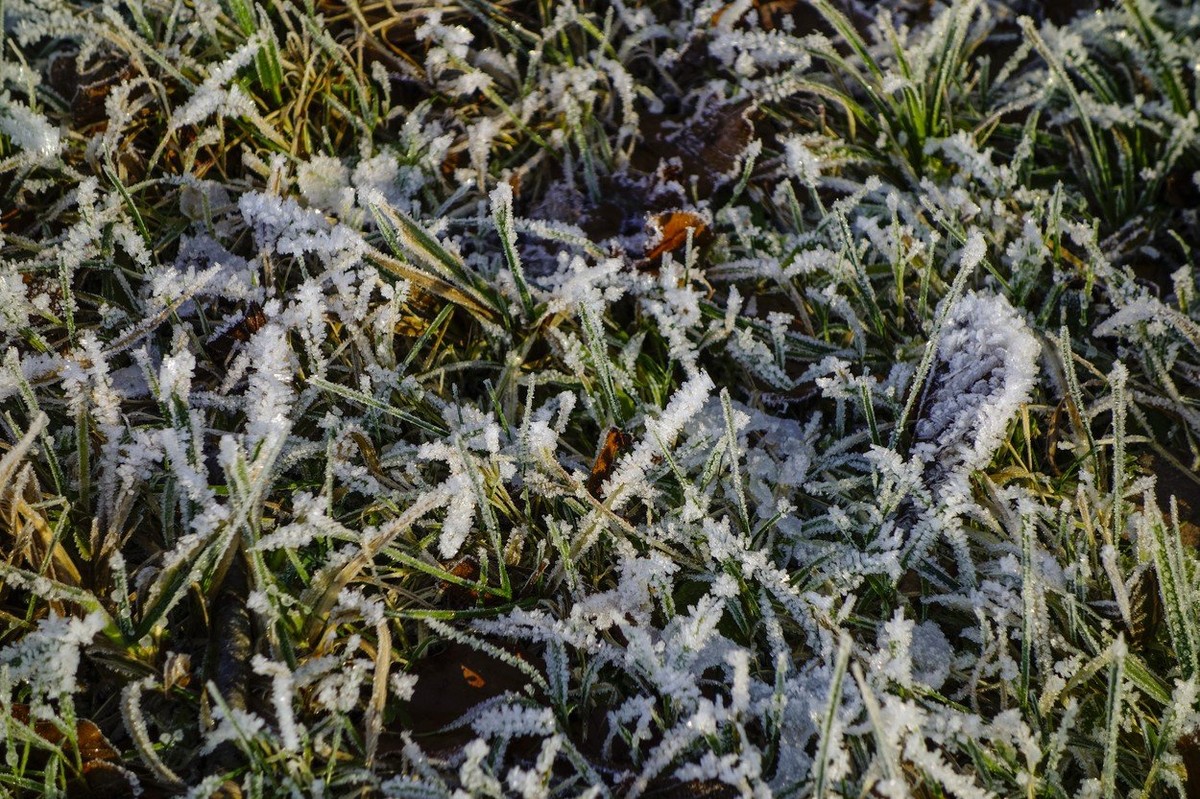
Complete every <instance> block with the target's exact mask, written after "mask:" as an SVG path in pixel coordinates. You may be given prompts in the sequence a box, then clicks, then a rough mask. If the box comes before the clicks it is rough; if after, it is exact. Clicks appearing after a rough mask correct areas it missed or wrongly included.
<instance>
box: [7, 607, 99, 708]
mask: <svg viewBox="0 0 1200 799" xmlns="http://www.w3.org/2000/svg"><path fill="white" fill-rule="evenodd" d="M103 629H104V615H103V614H101V613H92V614H90V615H89V616H87V617H85V618H82V619H73V618H64V617H62V616H58V615H55V614H53V613H52V614H51V615H50V616H49V617H48V618H45V619H42V621H41V622H40V623H39V624H38V626H37V629H36V630H34V631H33V632H31V633H28V634H27V635H25V636H24V637H23V638H21V639H20V640H19V641H16V642H14V643H12V644H9V645H8V646H6V647H4V649H0V671H2V672H7V674H5V676H4V678H3V682H5V683H8V684H9V685H11V684H13V683H16V682H28V683H29V688H30V706H31V707H32V709H33V712H34V714H35V715H44V709H45V708H46V704H45V703H46V702H48V701H49V700H53V699H62V698H63V697H66V696H69V695H71V694H73V693H74V692H75V690H76V684H75V672H76V671H77V670H78V669H79V650H80V648H81V647H84V646H87V645H88V644H90V643H91V642H92V639H93V638H95V637H96V633H98V632H100V631H101V630H103ZM45 712H48V711H45ZM47 717H48V716H47Z"/></svg>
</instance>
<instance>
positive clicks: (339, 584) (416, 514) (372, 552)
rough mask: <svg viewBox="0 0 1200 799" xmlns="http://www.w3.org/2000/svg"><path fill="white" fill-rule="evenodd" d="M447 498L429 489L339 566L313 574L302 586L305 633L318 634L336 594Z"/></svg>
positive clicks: (311, 636)
mask: <svg viewBox="0 0 1200 799" xmlns="http://www.w3.org/2000/svg"><path fill="white" fill-rule="evenodd" d="M445 502H446V498H445V497H444V496H442V495H440V494H439V493H437V492H434V491H430V492H427V493H425V494H424V495H423V496H421V497H420V498H418V499H417V500H416V501H415V502H414V503H413V504H412V505H410V506H409V507H408V508H407V509H405V511H404V512H403V513H402V514H400V516H398V517H396V518H395V519H392V520H391V521H389V522H387V523H385V524H384V525H382V526H381V527H380V528H379V531H378V532H377V533H376V534H375V536H374V537H373V538H371V539H369V540H367V541H365V542H364V543H363V545H362V549H361V550H360V551H359V552H358V553H357V554H356V555H354V556H353V557H352V558H351V559H350V560H349V561H348V562H347V563H345V564H344V565H342V566H341V567H340V568H337V569H334V570H331V571H326V572H322V573H320V574H318V575H317V576H316V577H314V578H313V581H312V585H310V586H309V587H308V589H307V590H305V592H304V594H303V596H302V599H301V603H302V607H305V608H308V612H307V619H308V620H307V622H306V635H307V637H308V639H309V641H310V642H315V641H317V640H318V639H319V638H320V635H321V633H322V631H323V630H324V627H325V624H326V623H327V621H328V616H329V611H330V610H331V609H332V608H333V606H334V605H335V604H336V603H337V598H338V594H340V593H341V591H342V589H343V588H345V587H346V586H347V585H349V584H350V582H351V581H352V580H354V579H355V578H356V577H357V576H358V575H359V573H360V572H362V570H363V569H365V568H366V567H367V565H368V564H370V563H371V562H372V561H374V559H375V557H376V556H377V555H378V554H379V553H380V552H381V551H383V549H384V548H385V547H388V546H390V545H391V543H392V542H393V541H394V540H395V539H396V538H397V537H398V536H399V535H401V534H402V533H404V532H405V531H406V530H408V529H410V528H411V527H412V526H413V525H414V524H416V523H417V522H418V521H420V520H421V519H422V518H423V517H424V516H425V515H426V514H428V513H430V512H432V511H434V510H436V509H437V508H439V507H441V506H442V505H444V504H445Z"/></svg>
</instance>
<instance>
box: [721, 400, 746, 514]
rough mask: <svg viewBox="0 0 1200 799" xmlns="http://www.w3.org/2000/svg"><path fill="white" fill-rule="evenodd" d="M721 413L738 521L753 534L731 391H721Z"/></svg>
mask: <svg viewBox="0 0 1200 799" xmlns="http://www.w3.org/2000/svg"><path fill="white" fill-rule="evenodd" d="M721 411H722V413H723V414H724V417H725V441H726V442H727V443H726V445H725V451H726V453H727V454H728V455H729V479H730V480H731V481H732V483H733V496H734V499H735V500H736V502H737V510H738V521H739V522H740V523H741V525H742V531H743V532H744V533H747V534H749V533H751V532H752V531H751V529H750V510H749V508H748V507H747V506H746V487H745V486H744V485H742V474H741V469H740V465H739V463H738V462H739V460H740V458H741V456H740V454H739V452H738V442H737V426H736V425H735V423H734V418H733V401H732V400H731V399H730V398H729V390H728V389H725V388H722V389H721Z"/></svg>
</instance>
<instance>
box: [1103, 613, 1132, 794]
mask: <svg viewBox="0 0 1200 799" xmlns="http://www.w3.org/2000/svg"><path fill="white" fill-rule="evenodd" d="M1127 652H1128V649H1127V647H1126V645H1125V637H1124V635H1122V634H1118V636H1117V640H1116V641H1114V642H1113V645H1112V661H1111V663H1110V664H1109V670H1108V700H1107V702H1106V703H1105V715H1104V718H1105V726H1104V768H1103V769H1102V771H1101V772H1100V795H1101V796H1116V789H1117V752H1118V749H1119V748H1120V741H1119V735H1120V732H1121V705H1122V703H1123V702H1124V701H1125V656H1126V654H1127Z"/></svg>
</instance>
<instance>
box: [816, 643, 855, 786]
mask: <svg viewBox="0 0 1200 799" xmlns="http://www.w3.org/2000/svg"><path fill="white" fill-rule="evenodd" d="M850 644H851V641H850V636H849V635H847V634H846V633H845V632H839V633H838V648H837V656H836V658H835V660H834V664H833V676H832V677H831V678H830V681H829V694H828V696H827V698H826V701H825V712H824V713H823V714H822V715H821V728H820V738H819V739H818V742H817V754H816V757H815V758H814V761H813V790H812V795H813V797H814V799H825V797H826V795H827V794H828V791H829V784H828V780H829V776H828V770H829V754H830V746H831V744H832V741H833V733H834V727H835V726H836V724H837V714H838V710H839V709H840V708H841V706H842V682H843V681H844V680H845V678H846V667H847V665H848V664H849V663H850Z"/></svg>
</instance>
